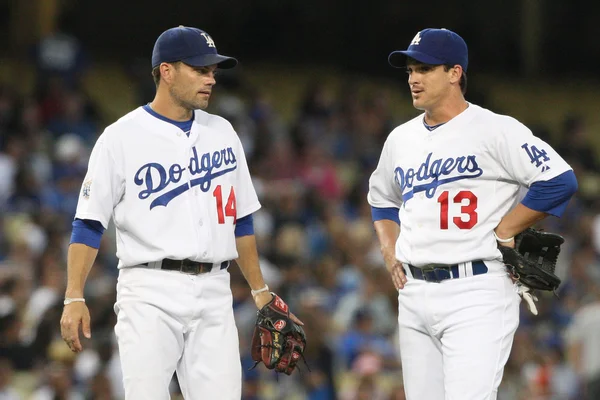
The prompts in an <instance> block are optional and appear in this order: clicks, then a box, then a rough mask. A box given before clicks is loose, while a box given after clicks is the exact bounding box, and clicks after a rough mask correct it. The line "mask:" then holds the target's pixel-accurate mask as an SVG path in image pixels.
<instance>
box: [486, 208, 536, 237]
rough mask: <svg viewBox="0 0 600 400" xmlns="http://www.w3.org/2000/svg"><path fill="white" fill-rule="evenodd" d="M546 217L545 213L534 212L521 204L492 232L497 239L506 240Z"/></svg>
mask: <svg viewBox="0 0 600 400" xmlns="http://www.w3.org/2000/svg"><path fill="white" fill-rule="evenodd" d="M547 216H548V214H547V213H545V212H541V211H535V210H532V209H531V208H528V207H526V206H524V205H523V204H518V205H517V206H516V207H515V208H513V209H512V210H511V211H510V212H509V213H508V214H506V215H505V216H504V218H502V220H501V221H500V223H499V224H498V226H497V227H496V229H494V231H495V232H496V235H497V236H498V237H499V238H501V239H508V238H511V237H514V236H515V235H516V234H518V233H521V232H523V231H524V230H525V229H527V228H529V227H530V226H532V225H534V224H535V223H536V222H539V221H541V220H543V219H544V218H546V217H547Z"/></svg>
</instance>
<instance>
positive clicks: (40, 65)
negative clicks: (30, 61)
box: [33, 29, 88, 90]
mask: <svg viewBox="0 0 600 400" xmlns="http://www.w3.org/2000/svg"><path fill="white" fill-rule="evenodd" d="M33 57H34V65H35V67H36V72H37V78H38V79H37V85H36V86H37V87H38V88H40V89H42V90H43V89H45V88H46V87H47V84H48V81H49V80H51V79H52V78H59V79H60V80H61V81H62V82H64V84H65V85H66V86H67V87H76V86H78V85H79V84H80V81H81V78H82V77H83V75H84V72H85V71H86V69H87V67H88V57H87V54H86V52H85V50H84V48H83V46H82V44H81V42H80V41H79V39H77V38H76V37H75V36H73V35H70V34H68V33H67V32H64V31H61V30H60V29H57V30H55V31H54V32H51V33H49V34H47V35H46V36H45V37H43V38H42V39H41V40H40V41H39V42H38V43H37V44H36V46H35V47H34V48H33Z"/></svg>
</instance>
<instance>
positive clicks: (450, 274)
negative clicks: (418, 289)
mask: <svg viewBox="0 0 600 400" xmlns="http://www.w3.org/2000/svg"><path fill="white" fill-rule="evenodd" d="M408 268H409V269H410V272H411V273H412V276H413V278H415V279H420V280H422V281H427V282H435V283H440V282H442V281H445V280H447V279H456V278H460V273H459V266H458V264H453V265H435V266H425V267H423V268H419V267H415V266H413V265H410V264H408ZM471 269H472V270H473V275H474V276H475V275H482V274H485V273H487V272H488V267H487V266H486V265H485V263H484V262H483V261H481V260H476V261H473V262H471Z"/></svg>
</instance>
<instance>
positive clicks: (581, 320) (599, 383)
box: [566, 283, 600, 400]
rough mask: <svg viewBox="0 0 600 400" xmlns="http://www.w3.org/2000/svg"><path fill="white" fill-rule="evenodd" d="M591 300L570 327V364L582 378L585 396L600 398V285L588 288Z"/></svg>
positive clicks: (586, 398) (577, 313)
mask: <svg viewBox="0 0 600 400" xmlns="http://www.w3.org/2000/svg"><path fill="white" fill-rule="evenodd" d="M587 292H588V293H590V295H591V299H590V303H589V304H587V305H584V306H583V307H581V308H580V309H579V310H577V312H575V315H574V317H573V322H572V323H571V325H570V326H569V327H568V328H567V331H566V342H567V346H568V347H567V357H568V360H569V363H570V365H571V367H572V368H573V369H574V370H575V371H576V372H577V373H578V374H579V376H581V378H582V379H583V385H584V388H583V392H584V396H583V398H582V399H585V400H592V399H598V398H600V335H598V332H600V285H598V284H597V283H594V284H593V285H592V287H591V289H590V290H589V291H587Z"/></svg>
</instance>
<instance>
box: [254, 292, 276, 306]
mask: <svg viewBox="0 0 600 400" xmlns="http://www.w3.org/2000/svg"><path fill="white" fill-rule="evenodd" d="M271 300H273V295H272V294H271V292H262V293H259V294H257V295H256V296H254V303H255V304H256V308H258V309H259V310H260V309H261V308H263V307H264V306H265V305H267V304H268V303H269V302H270V301H271Z"/></svg>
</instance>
